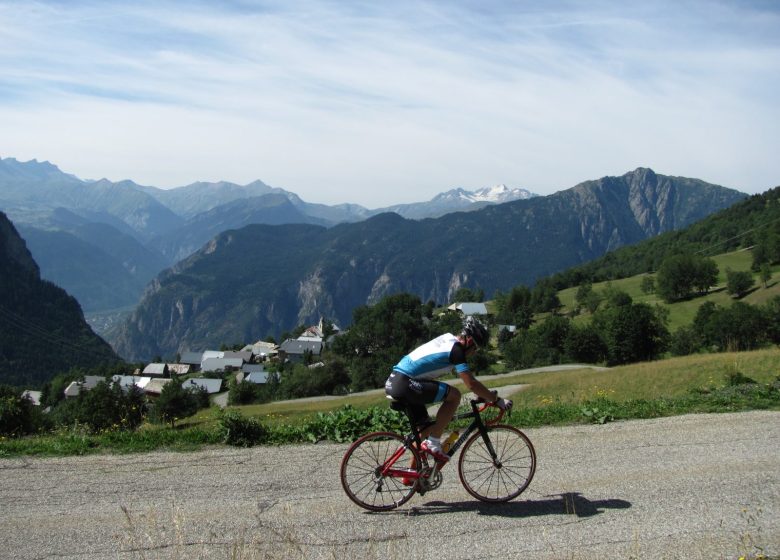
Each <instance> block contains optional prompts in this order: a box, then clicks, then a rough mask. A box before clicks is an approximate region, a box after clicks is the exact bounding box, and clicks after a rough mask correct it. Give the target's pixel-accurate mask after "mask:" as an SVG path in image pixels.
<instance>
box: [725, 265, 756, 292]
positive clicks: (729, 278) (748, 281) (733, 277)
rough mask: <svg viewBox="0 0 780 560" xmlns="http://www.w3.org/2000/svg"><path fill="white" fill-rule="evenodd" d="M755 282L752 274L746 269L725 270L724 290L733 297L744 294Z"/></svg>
mask: <svg viewBox="0 0 780 560" xmlns="http://www.w3.org/2000/svg"><path fill="white" fill-rule="evenodd" d="M755 282H756V281H755V279H754V278H753V275H752V274H751V273H750V272H748V271H747V270H731V269H727V270H726V291H727V292H728V293H729V295H731V296H733V297H736V298H741V297H742V296H744V295H745V294H746V293H748V292H749V291H750V289H751V288H752V287H753V285H754V284H755Z"/></svg>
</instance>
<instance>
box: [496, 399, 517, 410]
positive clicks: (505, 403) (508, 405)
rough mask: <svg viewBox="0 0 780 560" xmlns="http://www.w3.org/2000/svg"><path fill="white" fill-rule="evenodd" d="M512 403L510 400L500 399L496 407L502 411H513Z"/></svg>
mask: <svg viewBox="0 0 780 560" xmlns="http://www.w3.org/2000/svg"><path fill="white" fill-rule="evenodd" d="M512 404H513V403H512V401H510V400H509V399H503V398H502V399H498V400H497V401H496V406H497V407H498V408H500V409H501V410H511V409H512Z"/></svg>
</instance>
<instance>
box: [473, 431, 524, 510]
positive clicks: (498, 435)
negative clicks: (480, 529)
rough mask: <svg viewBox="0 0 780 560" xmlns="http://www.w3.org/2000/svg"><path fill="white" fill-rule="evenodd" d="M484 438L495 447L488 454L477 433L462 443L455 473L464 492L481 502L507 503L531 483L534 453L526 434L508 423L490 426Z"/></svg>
mask: <svg viewBox="0 0 780 560" xmlns="http://www.w3.org/2000/svg"><path fill="white" fill-rule="evenodd" d="M487 437H488V439H489V440H490V444H491V446H492V447H493V449H494V450H495V453H496V459H495V461H494V460H493V457H492V455H491V453H490V450H489V448H488V445H487V443H486V442H485V440H484V439H483V438H482V434H480V433H479V432H477V433H476V434H474V435H473V436H471V438H470V439H469V440H468V441H467V442H466V443H465V444H464V445H463V450H462V451H461V453H460V460H459V461H458V475H459V476H460V481H461V482H462V483H463V487H464V488H465V489H466V491H467V492H468V493H469V494H471V495H472V496H474V497H475V498H477V499H478V500H482V501H483V502H508V501H509V500H511V499H513V498H516V497H517V496H519V495H520V494H521V493H522V492H523V490H525V489H526V488H527V487H528V485H529V484H530V483H531V479H532V478H533V476H534V472H535V471H536V452H535V451H534V446H533V445H532V444H531V440H529V439H528V438H527V437H526V435H525V434H524V433H523V432H521V431H520V430H518V429H517V428H514V427H512V426H504V425H498V426H490V427H488V428H487Z"/></svg>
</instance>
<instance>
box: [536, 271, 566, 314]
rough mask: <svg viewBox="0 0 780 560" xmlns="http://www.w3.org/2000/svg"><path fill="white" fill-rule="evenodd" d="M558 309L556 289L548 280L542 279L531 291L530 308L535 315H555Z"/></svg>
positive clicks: (558, 302) (559, 303)
mask: <svg viewBox="0 0 780 560" xmlns="http://www.w3.org/2000/svg"><path fill="white" fill-rule="evenodd" d="M560 307H561V300H560V299H559V298H558V288H557V287H556V286H555V284H553V282H552V281H551V280H550V279H549V278H543V279H542V280H540V281H539V282H538V283H537V284H536V286H534V289H533V290H532V291H531V308H532V309H533V310H534V311H535V312H537V313H547V312H552V313H555V312H556V311H557V310H558V309H559V308H560Z"/></svg>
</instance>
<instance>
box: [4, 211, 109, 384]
mask: <svg viewBox="0 0 780 560" xmlns="http://www.w3.org/2000/svg"><path fill="white" fill-rule="evenodd" d="M118 360H119V359H118V357H117V356H116V354H114V352H113V350H112V349H111V347H110V346H109V345H108V344H107V343H106V342H105V341H104V340H102V339H101V338H100V337H98V336H97V335H96V334H95V333H94V332H92V330H91V329H90V328H89V325H87V323H86V322H85V321H84V315H83V314H82V311H81V308H80V307H79V304H78V302H77V301H76V300H75V299H74V298H73V297H72V296H70V295H68V294H67V293H66V292H65V291H64V290H63V289H62V288H59V287H57V286H55V285H54V284H52V283H51V282H46V281H44V280H41V278H40V273H39V270H38V266H37V265H36V264H35V261H33V259H32V257H31V256H30V252H29V251H28V250H27V247H26V246H25V243H24V241H23V240H22V238H21V237H19V234H18V232H17V231H16V228H14V226H13V224H12V223H11V222H10V221H9V220H8V218H7V217H6V216H5V214H3V213H2V212H0V384H2V383H6V384H11V385H17V386H22V385H24V386H28V388H29V387H35V386H37V385H39V384H40V383H42V382H43V381H46V380H48V379H50V378H51V377H52V376H53V375H54V374H56V373H58V372H63V371H67V370H68V369H70V368H72V367H74V366H84V367H92V366H97V365H102V364H106V363H111V362H116V361H118Z"/></svg>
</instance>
